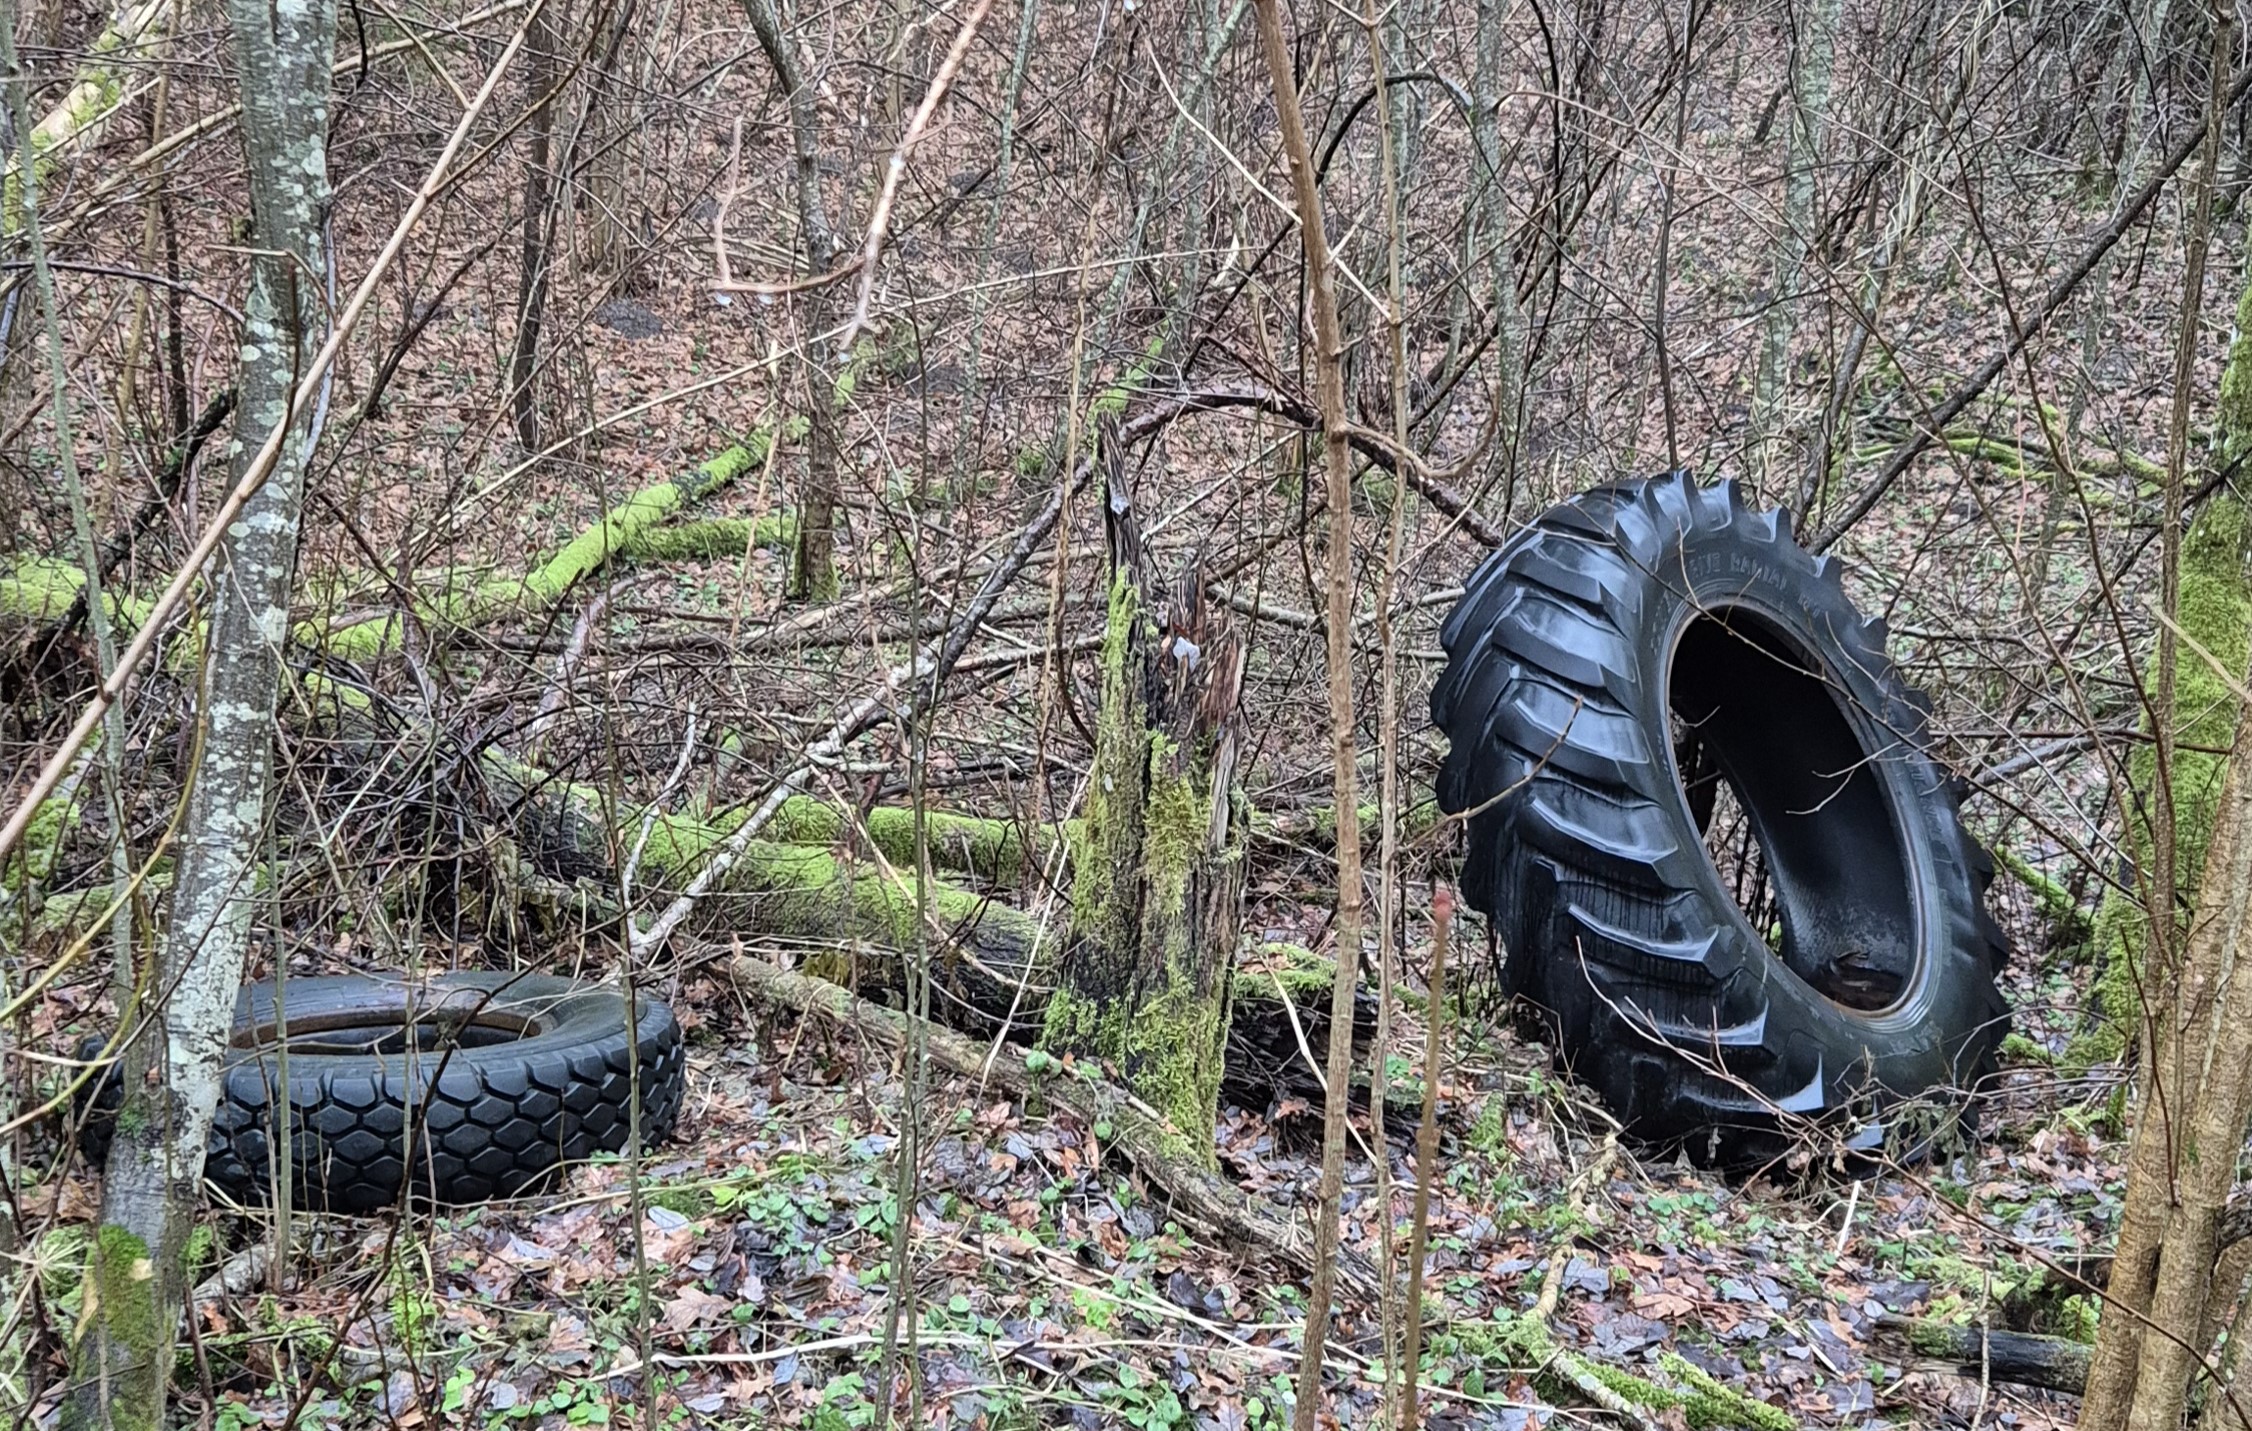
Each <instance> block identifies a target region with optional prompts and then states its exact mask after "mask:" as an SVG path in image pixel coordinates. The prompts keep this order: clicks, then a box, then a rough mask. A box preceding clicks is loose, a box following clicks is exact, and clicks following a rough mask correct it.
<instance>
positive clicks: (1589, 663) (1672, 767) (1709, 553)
mask: <svg viewBox="0 0 2252 1431" xmlns="http://www.w3.org/2000/svg"><path fill="white" fill-rule="evenodd" d="M1839 574H1840V573H1839V567H1838V564H1837V562H1836V561H1835V560H1833V559H1831V558H1828V557H1817V556H1813V555H1811V554H1810V553H1808V552H1807V551H1806V550H1805V549H1804V548H1802V547H1800V546H1799V545H1798V544H1797V543H1796V542H1795V541H1793V539H1792V536H1791V530H1790V521H1789V516H1788V514H1787V513H1784V512H1780V511H1768V512H1754V511H1751V510H1750V509H1748V508H1747V507H1746V506H1745V504H1744V501H1743V498H1742V495H1741V494H1740V493H1739V491H1738V490H1737V488H1736V486H1735V484H1733V483H1725V484H1722V485H1720V486H1716V487H1704V488H1700V487H1698V486H1697V485H1695V483H1693V482H1692V481H1691V480H1690V479H1689V477H1688V475H1687V474H1686V473H1678V472H1677V473H1673V474H1670V475H1668V476H1664V477H1657V478H1652V479H1649V480H1647V481H1638V482H1629V483H1622V484H1619V485H1615V486H1608V487H1602V488H1598V489H1596V490H1594V491H1591V492H1588V493H1585V494H1583V495H1581V496H1579V497H1576V498H1573V499H1572V500H1571V501H1568V502H1565V503H1562V504H1561V505H1559V506H1556V507H1554V508H1552V509H1550V510H1549V511H1548V512H1547V513H1546V514H1544V515H1543V516H1541V517H1540V518H1539V519H1538V520H1537V521H1535V522H1534V523H1533V524H1532V525H1531V526H1530V527H1529V528H1527V529H1526V530H1525V531H1524V532H1523V533H1521V534H1520V535H1518V536H1517V537H1516V538H1515V539H1514V540H1512V541H1511V542H1510V543H1509V545H1508V546H1506V547H1504V548H1502V549H1501V550H1499V551H1497V552H1495V553H1494V554H1493V555H1492V556H1491V557H1490V558H1488V559H1487V561H1486V563H1485V565H1484V566H1482V567H1481V568H1480V569H1479V571H1478V573H1477V575H1476V576H1475V577H1474V578H1473V579H1472V580H1471V582H1470V585H1469V587H1468V589H1467V591H1466V592H1465V594H1464V595H1463V598H1462V601H1461V603H1460V604H1459V605H1458V606H1457V607H1456V608H1455V611H1454V613H1453V615H1452V616H1451V617H1450V619H1449V620H1448V622H1447V625H1446V629H1445V632H1444V636H1443V638H1442V639H1443V642H1444V645H1445V647H1446V651H1447V657H1448V662H1447V667H1446V670H1445V672H1444V673H1443V674H1442V675H1441V676H1440V678H1439V681H1438V684H1437V686H1436V687H1435V688H1434V689H1433V691H1432V695H1431V714H1432V719H1433V720H1434V721H1435V722H1436V723H1437V724H1438V725H1439V727H1440V728H1441V729H1442V730H1444V731H1445V732H1446V734H1447V737H1448V740H1449V742H1450V744H1451V749H1450V750H1449V752H1448V755H1447V758H1446V762H1445V765H1444V767H1443V769H1442V771H1441V774H1440V777H1439V790H1438V794H1439V803H1440V805H1441V807H1442V808H1444V809H1445V810H1447V811H1449V812H1451V813H1454V814H1457V815H1466V816H1467V817H1468V821H1467V823H1468V853H1467V857H1466V863H1465V866H1464V869H1463V872H1462V890H1463V897H1464V898H1465V900H1466V901H1467V902H1468V903H1470V904H1471V905H1472V906H1473V907H1475V908H1477V909H1479V910H1481V911H1483V912H1484V913H1485V914H1486V915H1487V916H1488V917H1489V918H1490V919H1491V920H1492V922H1493V925H1494V928H1495V932H1496V933H1497V935H1498V936H1499V938H1500V940H1501V943H1502V945H1503V947H1504V949H1505V951H1506V961H1505V964H1504V974H1503V977H1504V981H1505V984H1506V985H1507V987H1508V990H1509V992H1511V993H1514V994H1516V995H1518V996H1519V997H1520V998H1521V999H1522V1000H1523V1001H1524V1006H1526V1007H1529V1008H1530V1009H1531V1010H1532V1011H1534V1013H1535V1015H1536V1017H1537V1020H1538V1022H1539V1024H1540V1025H1541V1026H1542V1031H1543V1032H1544V1035H1545V1037H1546V1038H1547V1040H1548V1041H1549V1042H1550V1044H1551V1045H1552V1047H1553V1048H1554V1049H1555V1051H1556V1053H1557V1056H1558V1058H1559V1061H1560V1062H1561V1063H1563V1064H1564V1065H1566V1066H1567V1067H1568V1068H1569V1069H1570V1070H1571V1071H1572V1072H1573V1073H1574V1074H1575V1075H1576V1076H1577V1077H1579V1078H1580V1079H1581V1080H1583V1081H1585V1082H1586V1083H1588V1084H1590V1085H1592V1086H1593V1088H1594V1089H1595V1090H1596V1091H1597V1093H1598V1094H1599V1095H1600V1096H1601V1097H1602V1099H1603V1101H1604V1102H1605V1103H1606V1104H1607V1105H1608V1106H1609V1107H1610V1108H1611V1109H1612V1110H1613V1112H1615V1113H1616V1114H1617V1115H1618V1116H1619V1118H1620V1120H1621V1121H1622V1122H1623V1123H1624V1124H1625V1125H1627V1127H1628V1128H1629V1130H1630V1131H1631V1132H1633V1133H1635V1134H1638V1135H1640V1136H1642V1137H1644V1138H1649V1139H1654V1140H1657V1141H1661V1142H1664V1143H1668V1144H1679V1145H1681V1146H1684V1147H1685V1148H1686V1149H1687V1150H1688V1151H1689V1153H1690V1154H1691V1156H1692V1157H1694V1158H1695V1159H1697V1160H1698V1161H1699V1162H1702V1163H1705V1164H1708V1165H1724V1166H1727V1165H1742V1164H1745V1163H1750V1162H1758V1161H1764V1160H1766V1159H1768V1158H1771V1157H1774V1156H1776V1155H1777V1154H1778V1153H1779V1152H1781V1151H1783V1150H1784V1149H1786V1148H1787V1147H1788V1146H1789V1145H1790V1142H1789V1140H1790V1139H1792V1138H1794V1137H1796V1136H1798V1135H1801V1134H1803V1133H1805V1132H1806V1131H1808V1130H1809V1128H1810V1127H1812V1126H1815V1125H1820V1126H1822V1127H1824V1128H1825V1129H1827V1130H1829V1131H1830V1133H1831V1135H1832V1136H1841V1137H1842V1138H1843V1140H1844V1141H1845V1142H1846V1143H1847V1145H1848V1146H1850V1147H1852V1148H1855V1149H1861V1150H1867V1149H1872V1148H1874V1147H1876V1146H1879V1145H1881V1144H1884V1143H1885V1142H1886V1141H1887V1138H1886V1130H1885V1123H1886V1120H1887V1119H1888V1118H1889V1119H1892V1120H1893V1121H1894V1122H1896V1123H1906V1122H1908V1121H1911V1120H1904V1119H1902V1118H1900V1116H1899V1113H1898V1110H1899V1109H1900V1105H1902V1104H1903V1103H1904V1102H1906V1101H1908V1100H1924V1099H1927V1098H1929V1099H1931V1100H1932V1103H1933V1104H1934V1105H1935V1106H1936V1107H1937V1108H1939V1109H1940V1110H1942V1111H1947V1110H1953V1109H1955V1108H1957V1107H1959V1106H1960V1104H1961V1101H1962V1097H1961V1095H1963V1094H1964V1093H1965V1092H1967V1091H1968V1090H1970V1089H1971V1088H1972V1087H1973V1086H1974V1085H1975V1084H1976V1083H1977V1082H1978V1081H1979V1080H1980V1079H1982V1078H1983V1077H1985V1076H1986V1075H1987V1074H1988V1073H1989V1072H1991V1070H1992V1068H1993V1063H1994V1055H1995V1050H1996V1048H1997V1046H1998V1045H1999V1043H2000V1042H2001V1039H2002V1035H2003V1033H2004V1032H2005V1030H2006V1029H2007V1026H2008V1019H2009V1013H2008V1008H2007V1006H2006V1005H2005V1004H2004V1003H2003V1001H2002V998H2001V995H2000V993H1999V992H1998V991H1997V989H1996V987H1995V975H1996V973H1997V972H1998V970H1999V969H2000V967H2001V965H2002V963H2003V960H2004V958H2005V957H2006V954H2007V949H2006V945H2005V943H2004V940H2003V938H2002V935H2001V931H2000V929H1999V928H1998V926H1996V924H1995V923H1994V920H1993V918H1992V917H1991V916H1990V915H1989V914H1988V912H1987V909H1986V904H1985V891H1986V886H1987V884H1988V883H1989V882H1990V880H1991V878H1992V871H1993V866H1992V862H1991V861H1990V859H1989V858H1988V856H1987V855H1986V853H1985V851H1983V850H1982V849H1981V848H1979V846H1978V845H1977V844H1976V843H1975V842H1974V841H1973V840H1972V839H1971V838H1970V837H1969V836H1968V834H1967V833H1966V832H1965V831H1964V829H1963V824H1962V819H1961V816H1960V813H1959V810H1958V807H1957V799H1956V795H1955V793H1954V790H1953V788H1952V786H1951V784H1950V781H1949V780H1948V778H1947V777H1946V776H1945V775H1944V774H1943V773H1942V771H1941V770H1940V768H1939V767H1938V765H1937V764H1936V763H1935V762H1934V761H1933V759H1932V757H1931V756H1930V755H1929V754H1928V753H1927V750H1926V734H1925V718H1926V714H1927V712H1928V709H1929V706H1928V702H1926V701H1925V700H1924V699H1923V698H1922V697H1921V696H1920V695H1919V694H1917V693H1916V692H1914V691H1912V690H1910V689H1909V688H1908V687H1907V686H1906V685H1905V684H1904V683H1903V682H1902V680H1901V678H1900V675H1899V673H1898V672H1897V671H1896V670H1895V669H1894V668H1893V666H1892V664H1891V662H1890V661H1889V660H1888V659H1887V658H1886V656H1885V629H1884V624H1883V622H1882V621H1881V620H1878V619H1876V618H1864V617H1863V616H1862V615H1861V614H1860V613H1859V612H1857V611H1856V610H1855V609H1854V607H1853V604H1852V603H1851V602H1850V601H1849V600H1848V599H1847V597H1846V594H1845V591H1844V589H1843V587H1842V586H1841V585H1840V582H1839ZM1913 1121H1915V1122H1916V1124H1917V1126H1919V1127H1923V1128H1925V1129H1926V1131H1927V1132H1928V1131H1929V1129H1930V1128H1931V1126H1932V1125H1931V1124H1930V1123H1928V1122H1924V1121H1923V1120H1913ZM1897 1132H1898V1129H1896V1133H1897ZM1907 1141H1908V1140H1907V1139H1906V1138H1905V1137H1895V1138H1894V1139H1893V1140H1892V1142H1893V1144H1894V1146H1895V1147H1896V1149H1898V1150H1900V1151H1908V1149H1907V1148H1905V1147H1902V1146H1901V1145H1902V1144H1904V1143H1906V1142H1907ZM1919 1141H1920V1140H1919Z"/></svg>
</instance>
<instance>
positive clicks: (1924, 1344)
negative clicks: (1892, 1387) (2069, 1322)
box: [1877, 1317, 2095, 1396]
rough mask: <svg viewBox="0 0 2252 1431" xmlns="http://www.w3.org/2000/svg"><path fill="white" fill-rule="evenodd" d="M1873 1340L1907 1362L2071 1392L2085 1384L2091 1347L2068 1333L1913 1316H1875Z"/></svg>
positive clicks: (1983, 1377)
mask: <svg viewBox="0 0 2252 1431" xmlns="http://www.w3.org/2000/svg"><path fill="white" fill-rule="evenodd" d="M1877 1343H1878V1345H1879V1347H1880V1348H1882V1349H1885V1350H1888V1351H1890V1352H1892V1353H1894V1354H1895V1355H1900V1356H1902V1357H1904V1359H1906V1360H1908V1361H1909V1362H1910V1363H1911V1364H1913V1365H1920V1366H1928V1367H1932V1368H1935V1369H1938V1370H1943V1371H1950V1372H1953V1373H1955V1374H1956V1375H1957V1376H1975V1377H1978V1378H1980V1379H1981V1380H1983V1381H2006V1382H2008V1383H2010V1384H2011V1385H2013V1386H2038V1387H2041V1388H2044V1389H2045V1390H2049V1391H2063V1392H2069V1393H2070V1394H2072V1395H2074V1396H2078V1395H2079V1394H2080V1393H2081V1391H2082V1390H2084V1389H2085V1388H2086V1386H2087V1384H2088V1358H2089V1356H2090V1354H2092V1353H2093V1352H2094V1350H2095V1348H2094V1347H2092V1346H2090V1345H2089V1344H2088V1343H2086V1342H2081V1341H2073V1340H2071V1339H2070V1338H2068V1337H2045V1336H2038V1335H2035V1334H2034V1333H2032V1332H2004V1331H1994V1330H1990V1329H1987V1328H1983V1327H1961V1326H1956V1325H1954V1324H1952V1323H1949V1322H1932V1321H1925V1320H1922V1319H1920V1318H1915V1317H1884V1318H1881V1319H1880V1320H1879V1321H1878V1322H1877Z"/></svg>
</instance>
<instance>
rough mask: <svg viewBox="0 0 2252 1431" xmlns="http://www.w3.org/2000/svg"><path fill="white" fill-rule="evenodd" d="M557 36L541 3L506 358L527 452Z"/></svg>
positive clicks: (529, 62) (529, 58)
mask: <svg viewBox="0 0 2252 1431" xmlns="http://www.w3.org/2000/svg"><path fill="white" fill-rule="evenodd" d="M561 37H562V26H561V25H560V24H558V23H557V21H556V12H555V11H554V10H552V9H549V8H547V7H545V6H543V7H541V9H540V11H539V13H538V14H536V15H535V16H533V18H532V24H531V29H530V32H529V33H528V34H527V35H526V36H525V40H524V49H525V76H526V79H527V80H528V87H529V89H530V91H531V95H532V113H531V117H530V119H529V120H528V121H526V125H525V127H526V129H527V130H529V131H530V136H531V152H530V153H529V154H528V155H527V156H526V157H525V161H524V261H523V267H522V269H521V270H520V271H519V272H518V274H517V280H516V341H515V345H514V347H513V348H512V349H511V350H510V352H509V358H508V388H509V394H508V398H509V405H510V406H511V407H512V408H513V409H514V416H515V419H516V440H517V441H518V442H519V443H521V444H523V447H524V450H525V451H526V452H537V451H539V447H540V406H539V389H538V385H537V379H538V377H539V364H540V330H541V328H542V327H543V326H544V325H545V320H546V317H547V282H548V263H549V254H550V251H551V250H552V249H553V247H554V239H555V181H554V177H553V175H552V174H550V173H549V171H548V161H549V157H550V156H549V150H550V148H551V144H552V140H553V138H554V134H555V103H554V96H553V95H551V94H550V93H549V91H550V90H552V89H553V88H554V87H555V68H556V66H555V49H556V46H557V44H558V43H559V42H560V40H561Z"/></svg>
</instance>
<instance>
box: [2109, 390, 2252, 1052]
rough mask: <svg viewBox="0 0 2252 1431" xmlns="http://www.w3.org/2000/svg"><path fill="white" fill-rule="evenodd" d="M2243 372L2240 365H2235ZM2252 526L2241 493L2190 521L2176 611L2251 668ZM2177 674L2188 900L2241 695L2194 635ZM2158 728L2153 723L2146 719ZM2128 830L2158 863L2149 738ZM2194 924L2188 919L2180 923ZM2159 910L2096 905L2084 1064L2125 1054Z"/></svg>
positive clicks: (2140, 754) (2227, 661)
mask: <svg viewBox="0 0 2252 1431" xmlns="http://www.w3.org/2000/svg"><path fill="white" fill-rule="evenodd" d="M2231 370H2232V371H2234V370H2235V364H2234V363H2232V364H2231ZM2248 535H2252V532H2248V529H2247V523H2246V521H2245V512H2244V506H2243V504H2242V503H2241V502H2239V501H2238V500H2237V499H2236V498H2234V497H2230V496H2225V495H2224V496H2215V497H2214V498H2213V499H2212V500H2211V501H2209V502H2207V503H2206V504H2205V507H2204V509H2203V510H2202V511H2200V512H2199V513H2198V514H2197V518H2196V520H2195V521H2194V522H2192V523H2191V524H2190V529H2189V533H2188V536H2187V539H2186V540H2185V541H2184V542H2183V544H2182V571H2181V598H2180V602H2179V607H2178V610H2179V615H2178V617H2177V618H2176V619H2177V620H2178V621H2179V622H2180V624H2181V628H2182V631H2183V633H2184V634H2185V635H2186V636H2187V637H2189V638H2190V639H2191V640H2194V641H2196V642H2197V644H2198V645H2200V646H2203V647H2204V648H2205V649H2206V650H2207V651H2209V652H2211V653H2212V655H2213V657H2214V659H2216V660H2218V661H2219V662H2220V663H2221V664H2222V665H2223V666H2225V667H2227V668H2228V669H2229V670H2230V671H2232V672H2238V673H2241V672H2243V671H2244V669H2245V664H2246V658H2247V656H2248V655H2252V589H2248V588H2247V584H2246V579H2245V569H2244V559H2245V551H2246V539H2247V536H2248ZM2183 645H2184V649H2183V651H2182V655H2181V659H2180V661H2179V663H2178V664H2177V667H2176V671H2175V677H2174V710H2173V726H2174V740H2175V742H2176V744H2175V749H2174V758H2173V763H2172V767H2171V772H2170V773H2171V777H2172V778H2171V781H2170V786H2171V790H2172V794H2173V804H2174V869H2175V870H2176V871H2177V873H2178V876H2179V881H2178V882H2179V884H2180V889H2179V891H2178V893H2179V896H2180V900H2179V907H2180V909H2181V910H2183V911H2187V910H2188V909H2190V908H2192V907H2193V906H2194V905H2195V903H2196V893H2197V882H2198V876H2199V874H2200V873H2201V872H2202V871H2203V870H2204V868H2205V851H2206V847H2207V846H2208V845H2210V844H2211V843H2212V839H2213V819H2214V816H2215V814H2216V813H2217V811H2218V810H2219V807H2220V799H2221V776H2222V772H2223V768H2224V767H2225V766H2226V764H2227V757H2226V756H2225V755H2221V754H2216V753H2214V752H2220V751H2226V750H2228V749H2229V748H2230V747H2231V746H2232V745H2234V744H2235V741H2236V723H2237V705H2238V702H2237V699H2236V695H2235V693H2234V692H2232V691H2231V690H2230V689H2229V683H2228V682H2227V681H2226V680H2224V679H2223V678H2222V677H2221V675H2220V674H2219V673H2218V672H2216V671H2215V670H2214V669H2213V667H2212V666H2211V665H2210V664H2208V663H2207V662H2206V661H2205V660H2204V659H2203V658H2202V657H2200V656H2198V655H2196V654H2195V653H2194V652H2192V651H2191V650H2190V649H2188V643H2187V642H2184V643H2183ZM2145 730H2146V732H2147V730H2148V722H2147V721H2146V722H2145ZM2127 782H2128V791H2127V803H2128V806H2129V815H2128V820H2127V835H2128V843H2129V848H2130V849H2131V850H2132V852H2133V854H2134V858H2135V861H2136V864H2137V865H2138V866H2139V867H2140V868H2143V869H2148V868H2150V864H2151V857H2152V844H2151V841H2152V830H2151V820H2152V818H2153V817H2154V815H2155V813H2156V809H2157V804H2156V802H2157V784H2158V754H2157V750H2156V747H2155V746H2153V745H2152V744H2150V743H2149V742H2147V741H2146V742H2143V743H2141V744H2138V745H2137V746H2136V748H2135V751H2134V754H2133V755H2132V756H2130V757H2129V759H2128V762H2127ZM2178 922H2179V923H2180V924H2182V925H2183V926H2184V927H2185V928H2186V926H2187V919H2186V917H2185V918H2182V919H2180V920H2179V921H2178ZM2149 933H2150V916H2149V915H2148V914H2147V913H2146V912H2145V911H2144V910H2143V907H2142V904H2141V901H2140V900H2139V899H2138V898H2137V897H2135V896H2134V895H2133V894H2132V893H2130V892H2128V891H2124V890H2121V889H2119V888H2117V887H2114V888H2112V889H2111V890H2110V891H2109V892H2108V893H2107V894H2106V895H2105V896H2104V899H2103V902H2102V903H2101V904H2100V905H2099V906H2098V907H2097V909H2096V918H2095V929H2094V944H2095V949H2096V957H2097V961H2098V963H2097V970H2098V972H2097V983H2096V1007H2097V1022H2096V1023H2095V1025H2094V1026H2093V1027H2092V1028H2090V1029H2089V1030H2088V1031H2087V1032H2086V1033H2085V1034H2083V1035H2082V1036H2081V1037H2080V1038H2078V1039H2077V1040H2075V1041H2074V1044H2073V1047H2072V1049H2071V1050H2070V1051H2069V1052H2068V1053H2067V1055H2066V1058H2067V1062H2068V1063H2070V1064H2072V1065H2074V1066H2078V1067H2086V1066H2088V1065H2091V1064H2097V1063H2107V1062H2110V1061H2112V1060H2115V1059H2118V1058H2120V1057H2122V1056H2123V1055H2124V1054H2125V1053H2126V1052H2127V1050H2128V1048H2129V1047H2130V1046H2131V1045H2132V1043H2133V1041H2134V1031H2135V1030H2137V1029H2139V1028H2141V1026H2142V1021H2143V988H2142V978H2143V971H2142V957H2143V951H2144V949H2145V947H2146V945H2147V942H2148V939H2149Z"/></svg>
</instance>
